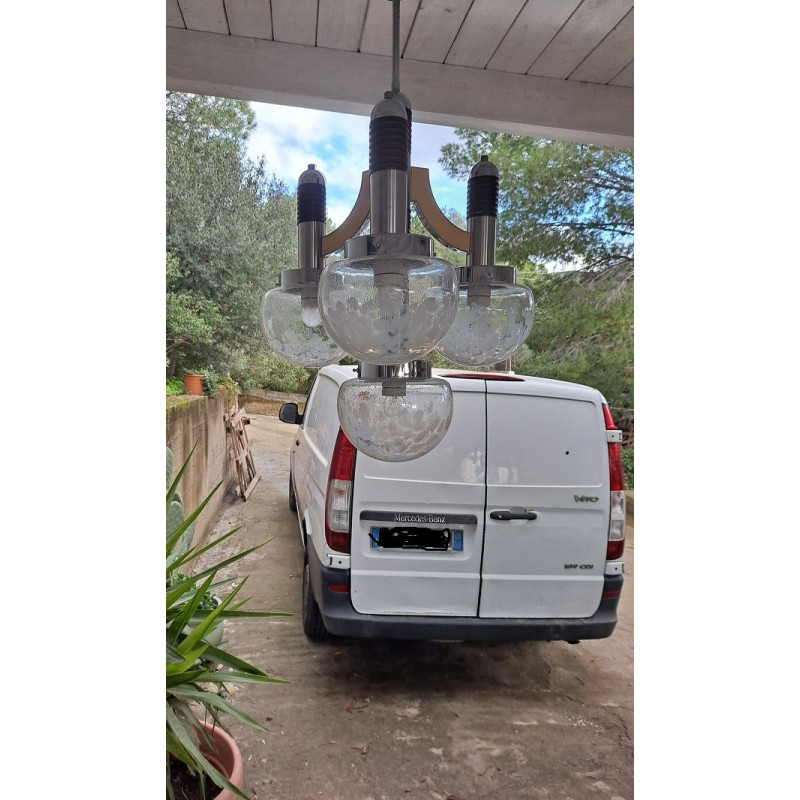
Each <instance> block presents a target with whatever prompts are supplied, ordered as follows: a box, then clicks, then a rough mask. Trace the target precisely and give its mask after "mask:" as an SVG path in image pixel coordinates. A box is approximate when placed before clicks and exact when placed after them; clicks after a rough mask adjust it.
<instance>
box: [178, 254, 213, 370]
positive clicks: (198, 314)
mask: <svg viewBox="0 0 800 800" xmlns="http://www.w3.org/2000/svg"><path fill="white" fill-rule="evenodd" d="M185 277H186V272H185V271H181V268H180V264H179V262H178V259H177V257H176V256H174V255H173V254H172V253H170V252H167V258H166V278H167V311H166V330H167V368H168V369H169V366H170V365H171V364H174V363H175V362H176V360H177V359H178V357H179V356H180V355H181V354H183V353H184V352H187V351H191V350H192V349H193V348H194V349H197V348H199V347H200V346H201V345H210V344H211V343H212V342H213V341H214V334H215V333H216V331H217V330H219V328H220V326H221V325H222V316H221V314H220V311H219V307H218V306H217V305H216V303H213V302H211V301H210V300H206V299H205V298H204V297H197V296H194V295H193V294H191V293H190V292H186V291H181V289H180V285H181V280H182V279H183V278H185ZM173 373H174V370H173Z"/></svg>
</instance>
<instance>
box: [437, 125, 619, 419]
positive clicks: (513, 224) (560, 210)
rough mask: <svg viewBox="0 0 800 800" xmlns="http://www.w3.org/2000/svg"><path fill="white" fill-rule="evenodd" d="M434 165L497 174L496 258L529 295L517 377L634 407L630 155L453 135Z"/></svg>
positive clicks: (460, 172) (462, 173) (455, 173)
mask: <svg viewBox="0 0 800 800" xmlns="http://www.w3.org/2000/svg"><path fill="white" fill-rule="evenodd" d="M458 137H459V139H460V141H459V142H457V143H454V144H448V145H445V146H444V147H443V148H442V155H441V157H440V159H439V160H440V162H441V163H442V165H443V166H444V168H445V170H446V171H447V172H448V174H450V175H451V176H452V177H459V178H465V177H467V176H468V175H469V172H470V170H471V169H472V166H473V165H474V164H475V163H476V162H477V161H479V160H480V157H481V156H482V155H488V157H489V159H490V160H491V161H492V162H494V164H495V165H496V166H497V169H498V172H499V174H500V182H499V203H498V206H499V208H498V225H497V261H498V263H501V264H503V263H505V264H510V265H511V266H514V267H516V268H517V280H518V282H520V283H525V284H527V285H528V286H530V287H531V289H532V290H533V294H534V298H535V301H536V316H535V321H534V325H533V330H532V332H531V334H530V336H529V337H528V340H527V342H526V344H525V346H524V347H523V348H522V350H521V351H520V352H519V353H517V355H516V356H515V357H514V359H513V365H514V368H515V369H516V370H518V371H520V372H524V373H528V374H532V375H541V376H543V377H551V378H558V379H560V380H568V381H574V382H576V383H585V384H588V385H590V386H595V387H596V388H598V389H599V390H600V391H601V392H603V394H604V395H605V396H606V398H607V399H608V401H609V403H610V404H611V405H614V406H622V407H625V408H632V407H633V298H634V293H633V286H634V279H633V278H634V271H633V261H634V259H633V154H632V153H630V152H628V151H625V150H616V149H611V148H600V147H592V146H589V145H581V144H573V143H569V142H558V141H549V140H543V139H530V138H527V137H521V136H511V135H508V134H499V133H486V132H481V131H470V130H459V131H458Z"/></svg>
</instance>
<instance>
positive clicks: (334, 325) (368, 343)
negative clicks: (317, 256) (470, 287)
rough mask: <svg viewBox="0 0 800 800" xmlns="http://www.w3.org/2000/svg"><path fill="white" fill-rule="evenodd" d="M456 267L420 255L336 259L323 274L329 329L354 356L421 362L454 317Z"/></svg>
mask: <svg viewBox="0 0 800 800" xmlns="http://www.w3.org/2000/svg"><path fill="white" fill-rule="evenodd" d="M457 291H458V279H457V277H456V271H455V268H454V267H453V265H452V264H450V263H449V262H448V261H444V260H443V259H440V258H433V257H425V256H417V255H408V254H403V255H365V256H359V257H356V258H347V259H344V260H342V261H337V262H336V263H334V264H331V265H330V266H328V267H326V268H325V270H323V272H322V275H321V276H320V281H319V301H320V310H321V312H322V318H323V320H324V322H325V327H326V328H327V329H328V331H330V335H331V337H332V338H333V339H334V340H335V341H336V342H337V344H338V345H339V346H340V347H341V348H342V349H343V350H344V351H345V352H346V353H349V354H350V355H351V356H353V357H354V358H357V359H359V360H360V361H366V362H368V363H370V364H378V365H388V364H403V363H405V362H408V361H413V360H415V359H418V358H422V357H423V356H425V355H426V354H427V353H430V352H431V350H433V349H434V347H436V344H437V342H438V341H439V340H440V339H441V338H442V336H444V335H445V333H447V329H448V328H449V327H450V324H451V323H452V321H453V317H454V315H455V313H456V295H457Z"/></svg>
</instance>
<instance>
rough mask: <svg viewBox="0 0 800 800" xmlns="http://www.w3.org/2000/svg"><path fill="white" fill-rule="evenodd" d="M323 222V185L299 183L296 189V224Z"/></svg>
mask: <svg viewBox="0 0 800 800" xmlns="http://www.w3.org/2000/svg"><path fill="white" fill-rule="evenodd" d="M301 222H325V184H324V183H301V184H300V185H299V186H298V187H297V224H298V225H299V224H300V223H301Z"/></svg>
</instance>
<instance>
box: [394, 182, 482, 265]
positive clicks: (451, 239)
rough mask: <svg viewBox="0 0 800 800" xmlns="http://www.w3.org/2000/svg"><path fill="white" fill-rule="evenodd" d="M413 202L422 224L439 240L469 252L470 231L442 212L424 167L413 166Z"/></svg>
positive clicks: (411, 189) (411, 196) (411, 190)
mask: <svg viewBox="0 0 800 800" xmlns="http://www.w3.org/2000/svg"><path fill="white" fill-rule="evenodd" d="M409 195H410V198H411V202H412V203H414V204H415V205H416V206H417V212H418V213H419V216H420V217H421V219H422V224H423V225H424V226H425V227H426V228H427V229H428V230H429V231H430V233H431V235H432V236H433V238H434V239H436V240H437V241H438V242H441V243H442V244H444V245H447V246H448V247H452V248H454V249H455V250H461V251H463V252H464V253H468V252H469V245H470V235H469V231H465V230H463V229H461V228H459V227H458V226H457V225H453V223H452V222H450V220H449V219H447V217H446V216H445V215H444V214H443V213H442V210H441V209H440V208H439V205H438V204H437V202H436V200H435V199H434V197H433V190H432V189H431V180H430V173H429V172H428V170H427V169H425V168H424V167H411V187H410V192H409Z"/></svg>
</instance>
